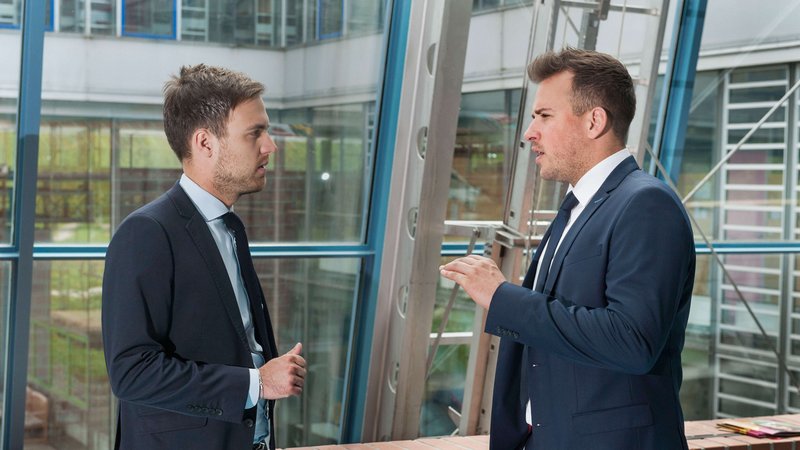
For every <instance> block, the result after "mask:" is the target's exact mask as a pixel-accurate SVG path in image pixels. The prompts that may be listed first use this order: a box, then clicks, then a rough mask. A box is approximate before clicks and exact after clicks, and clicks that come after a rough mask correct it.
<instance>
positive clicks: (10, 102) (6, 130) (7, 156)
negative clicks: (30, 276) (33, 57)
mask: <svg viewBox="0 0 800 450" xmlns="http://www.w3.org/2000/svg"><path fill="white" fill-rule="evenodd" d="M16 8H17V6H16V3H10V2H8V1H6V2H5V3H4V0H0V27H2V26H3V25H2V24H3V22H2V20H3V17H4V14H6V15H8V16H10V15H11V14H12V12H14V14H16V12H15V11H17V9H16ZM4 11H5V12H4ZM14 17H16V16H14ZM9 20H10V19H9ZM15 20H16V19H15ZM20 45H21V40H20V32H19V30H4V31H3V32H2V33H0V55H2V60H3V64H2V65H0V86H7V87H8V90H7V91H6V92H7V94H6V95H4V96H0V244H8V243H10V242H11V224H12V216H11V214H12V211H13V209H12V208H13V207H12V202H13V198H14V188H13V186H14V172H15V171H16V164H17V158H16V152H17V96H18V95H19V91H18V90H19V70H20Z"/></svg>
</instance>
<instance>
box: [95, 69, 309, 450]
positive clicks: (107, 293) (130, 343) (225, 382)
mask: <svg viewBox="0 0 800 450" xmlns="http://www.w3.org/2000/svg"><path fill="white" fill-rule="evenodd" d="M263 92H264V86H263V85H262V84H261V83H258V82H256V81H253V80H251V79H250V78H248V77H246V76H245V75H243V74H240V73H237V72H233V71H230V70H226V69H222V68H218V67H209V66H205V65H203V64H200V65H197V66H193V67H183V68H181V71H180V74H179V75H178V76H176V77H173V79H172V80H170V81H169V82H167V84H166V85H165V87H164V131H165V133H166V135H167V139H168V141H169V144H170V146H171V147H172V149H173V151H174V152H175V154H176V155H177V157H178V159H179V160H180V162H181V166H182V168H183V175H182V176H181V179H180V181H179V182H178V183H176V184H175V186H173V187H172V188H171V189H170V190H169V191H167V192H166V193H165V194H164V195H162V196H161V197H159V198H158V199H156V200H155V201H153V202H151V203H149V204H148V205H146V206H144V207H142V208H140V209H139V210H137V211H135V212H133V213H132V214H131V215H130V216H128V217H127V218H126V219H125V220H124V221H123V222H122V224H120V226H119V229H118V230H117V231H116V233H115V234H114V237H113V239H112V240H111V243H110V245H109V247H108V252H107V255H106V267H105V274H104V279H103V313H102V325H103V345H104V349H105V358H106V365H107V368H108V374H109V379H110V382H111V388H112V390H113V392H114V394H116V396H117V397H119V415H118V419H117V436H116V444H115V448H116V449H134V450H158V449H164V450H175V449H192V450H197V449H207V450H221V449H239V450H245V449H248V450H249V449H266V448H270V449H274V448H275V433H274V432H273V430H274V422H273V420H272V419H273V417H274V405H275V399H279V398H284V397H288V396H290V395H299V394H300V393H301V392H302V389H303V382H304V378H305V373H306V371H305V360H304V359H303V357H302V356H300V353H301V349H302V346H301V345H300V344H299V343H298V344H297V345H295V347H294V348H293V349H292V350H290V351H289V352H288V353H286V354H284V355H282V356H280V355H278V352H277V348H276V345H275V338H274V335H273V331H272V325H271V323H270V319H269V314H268V312H267V306H266V303H265V301H264V295H263V292H262V290H261V286H260V283H259V281H258V276H257V275H256V273H255V270H254V268H253V263H252V259H251V257H250V251H249V247H248V240H247V236H246V232H245V229H244V225H243V224H242V222H241V220H239V218H238V216H236V215H235V213H233V211H232V207H233V204H234V203H235V202H236V201H237V200H238V199H239V197H240V196H242V195H244V194H248V193H253V192H258V191H260V190H261V189H263V188H264V185H265V183H266V179H265V176H266V166H267V164H268V163H269V157H270V155H271V154H272V153H274V152H275V151H276V150H277V148H276V146H275V143H274V142H273V141H272V139H271V138H270V136H269V134H268V133H267V129H268V127H269V117H268V116H267V113H266V110H265V108H264V103H263V101H262V100H261V95H262V93H263Z"/></svg>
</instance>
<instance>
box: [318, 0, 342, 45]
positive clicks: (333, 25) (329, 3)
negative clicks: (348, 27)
mask: <svg viewBox="0 0 800 450" xmlns="http://www.w3.org/2000/svg"><path fill="white" fill-rule="evenodd" d="M342 2H343V0H318V1H317V5H318V6H319V11H317V35H318V36H319V38H320V39H328V38H332V37H338V36H341V35H342V13H343V8H344V5H343V4H342Z"/></svg>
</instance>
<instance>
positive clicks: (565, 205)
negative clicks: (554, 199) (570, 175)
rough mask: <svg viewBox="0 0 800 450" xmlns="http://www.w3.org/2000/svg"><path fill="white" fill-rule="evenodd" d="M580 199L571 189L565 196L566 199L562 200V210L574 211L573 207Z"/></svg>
mask: <svg viewBox="0 0 800 450" xmlns="http://www.w3.org/2000/svg"><path fill="white" fill-rule="evenodd" d="M577 204H578V199H577V198H576V197H575V194H573V193H572V191H569V193H568V194H567V196H566V197H564V201H563V202H561V207H560V208H559V209H560V210H561V211H567V212H569V211H572V208H574V207H575V206H577Z"/></svg>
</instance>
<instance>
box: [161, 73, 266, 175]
mask: <svg viewBox="0 0 800 450" xmlns="http://www.w3.org/2000/svg"><path fill="white" fill-rule="evenodd" d="M263 92H264V85H263V84H261V83H259V82H258V81H254V80H252V79H250V78H249V77H248V76H246V75H244V74H242V73H239V72H234V71H232V70H228V69H225V68H222V67H214V66H207V65H205V64H198V65H196V66H183V67H181V71H180V74H179V75H177V76H174V75H173V76H172V78H171V79H170V80H169V81H167V82H166V83H165V84H164V133H165V134H166V135H167V141H168V142H169V145H170V147H172V151H174V152H175V155H176V156H177V157H178V160H180V161H183V160H184V158H189V157H191V152H190V146H189V139H190V138H191V136H192V133H194V131H195V130H196V129H198V128H208V129H209V130H211V132H212V133H214V135H215V136H217V137H219V138H224V137H225V135H226V126H227V123H228V117H229V116H230V113H231V111H233V109H234V108H236V107H237V106H238V105H239V104H241V103H243V102H245V101H247V100H251V99H254V98H257V97H260V96H261V94H262V93H263Z"/></svg>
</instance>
